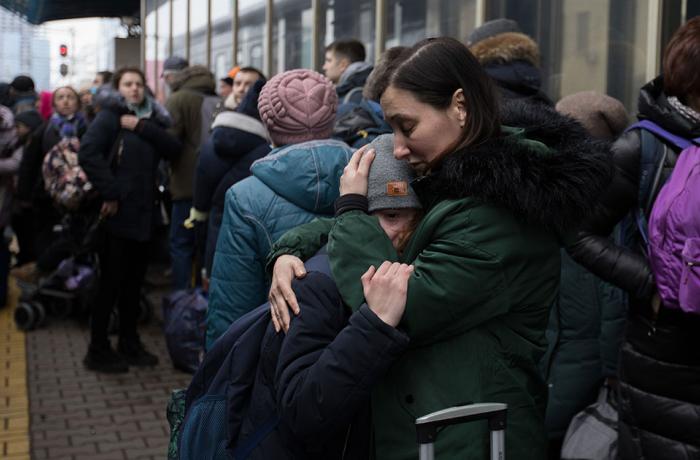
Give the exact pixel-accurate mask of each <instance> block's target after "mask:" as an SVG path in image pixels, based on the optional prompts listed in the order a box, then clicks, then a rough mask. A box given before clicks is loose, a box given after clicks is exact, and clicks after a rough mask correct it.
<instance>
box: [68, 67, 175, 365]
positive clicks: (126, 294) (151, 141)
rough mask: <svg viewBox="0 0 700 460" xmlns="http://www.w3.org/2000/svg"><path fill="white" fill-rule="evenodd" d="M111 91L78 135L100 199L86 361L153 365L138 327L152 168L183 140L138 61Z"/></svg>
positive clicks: (151, 221) (152, 216)
mask: <svg viewBox="0 0 700 460" xmlns="http://www.w3.org/2000/svg"><path fill="white" fill-rule="evenodd" d="M112 83H113V87H114V89H115V91H114V92H112V93H104V92H103V93H101V94H100V98H101V99H100V101H99V104H100V107H101V109H100V112H99V113H98V114H97V117H96V118H95V120H94V121H93V122H92V124H91V125H90V127H89V128H88V131H87V132H86V133H85V135H84V136H83V139H82V142H81V145H80V152H79V159H80V166H81V167H82V168H83V169H84V170H85V173H86V174H87V177H88V178H89V180H90V182H91V183H92V184H93V186H94V187H95V189H96V190H97V192H99V195H100V197H101V198H102V200H103V203H102V207H101V211H100V218H101V219H103V226H104V241H103V247H102V251H101V254H100V265H101V273H100V290H99V295H98V298H97V299H96V300H95V302H94V303H93V305H92V306H91V319H90V345H89V348H88V352H87V354H86V356H85V359H84V364H85V367H87V368H88V369H90V370H94V371H98V372H127V371H128V370H129V367H128V366H129V365H133V366H154V365H156V364H157V363H158V358H157V357H156V356H155V355H153V354H151V353H150V352H148V351H147V350H146V349H145V348H144V346H143V343H141V340H140V338H139V335H138V331H137V329H136V324H137V319H138V318H137V314H138V305H139V298H140V295H141V287H142V285H143V281H144V277H145V275H146V268H147V264H148V256H149V247H150V241H151V238H152V236H153V231H154V226H155V223H156V218H157V215H156V214H157V212H158V208H157V207H156V205H155V198H156V194H157V189H156V174H157V171H158V164H159V161H160V160H161V158H165V159H169V160H170V159H174V158H177V156H178V155H179V154H180V152H181V150H182V145H181V144H180V142H179V140H178V139H177V138H175V136H173V135H172V134H170V133H169V132H168V131H167V129H168V128H169V127H170V125H171V119H170V116H169V115H168V113H167V112H166V111H165V110H164V109H163V107H161V106H160V105H159V104H158V103H157V102H156V101H155V100H153V99H152V98H150V97H148V96H146V93H145V83H146V78H145V76H144V74H143V72H141V70H139V69H137V68H130V67H126V68H122V69H120V70H119V71H117V72H116V74H115V75H114V79H113V82H112ZM115 305H116V306H117V307H118V308H119V344H118V347H117V351H118V352H115V351H114V350H113V349H112V347H111V344H110V342H109V337H108V326H109V318H110V315H111V312H112V309H113V308H114V307H115Z"/></svg>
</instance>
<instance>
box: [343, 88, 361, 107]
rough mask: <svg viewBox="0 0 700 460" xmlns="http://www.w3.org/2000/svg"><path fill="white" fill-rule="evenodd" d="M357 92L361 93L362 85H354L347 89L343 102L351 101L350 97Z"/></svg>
mask: <svg viewBox="0 0 700 460" xmlns="http://www.w3.org/2000/svg"><path fill="white" fill-rule="evenodd" d="M357 93H362V86H356V87H354V88H353V89H351V90H350V91H348V92H347V93H346V94H345V97H344V98H343V104H347V103H348V102H353V101H352V98H353V97H354V96H355V94H357Z"/></svg>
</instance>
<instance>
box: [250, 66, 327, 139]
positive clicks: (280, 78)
mask: <svg viewBox="0 0 700 460" xmlns="http://www.w3.org/2000/svg"><path fill="white" fill-rule="evenodd" d="M337 105H338V96H337V95H336V93H335V88H334V87H333V83H331V81H330V80H328V79H327V78H326V77H324V76H323V75H321V74H320V73H318V72H314V71H313V70H307V69H296V70H288V71H286V72H282V73H281V74H279V75H275V76H274V77H272V78H271V79H270V80H268V82H267V83H266V84H265V86H264V87H263V89H262V91H261V92H260V98H259V99H258V110H259V112H260V119H261V120H262V122H263V123H264V124H265V126H266V127H267V130H268V132H269V133H270V138H271V139H272V142H273V143H274V144H275V145H276V146H282V145H287V144H298V143H301V142H306V141H310V140H313V139H328V138H329V137H331V133H332V131H333V124H334V123H335V111H336V108H337Z"/></svg>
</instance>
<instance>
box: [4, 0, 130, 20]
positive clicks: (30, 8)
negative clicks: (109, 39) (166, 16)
mask: <svg viewBox="0 0 700 460" xmlns="http://www.w3.org/2000/svg"><path fill="white" fill-rule="evenodd" d="M0 7H3V8H5V9H7V10H10V11H13V12H15V13H17V14H19V15H21V16H23V17H25V18H26V19H27V21H28V22H30V23H32V24H41V23H44V22H46V21H55V20H57V19H77V18H91V17H108V18H109V17H111V18H117V17H122V16H137V17H138V15H139V8H140V1H139V0H0Z"/></svg>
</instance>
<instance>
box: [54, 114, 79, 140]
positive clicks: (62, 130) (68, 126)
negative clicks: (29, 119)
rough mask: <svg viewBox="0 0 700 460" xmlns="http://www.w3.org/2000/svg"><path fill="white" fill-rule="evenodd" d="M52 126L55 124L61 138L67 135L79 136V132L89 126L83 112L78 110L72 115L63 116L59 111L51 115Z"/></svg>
mask: <svg viewBox="0 0 700 460" xmlns="http://www.w3.org/2000/svg"><path fill="white" fill-rule="evenodd" d="M50 123H51V126H53V127H54V128H55V129H56V131H58V134H59V135H60V136H61V139H64V138H66V137H78V134H79V133H80V132H82V131H84V129H85V127H86V126H87V125H86V123H85V118H84V117H83V114H82V113H80V112H78V113H76V114H74V115H71V116H68V117H66V116H63V115H61V114H58V113H54V114H53V115H51V121H50Z"/></svg>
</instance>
